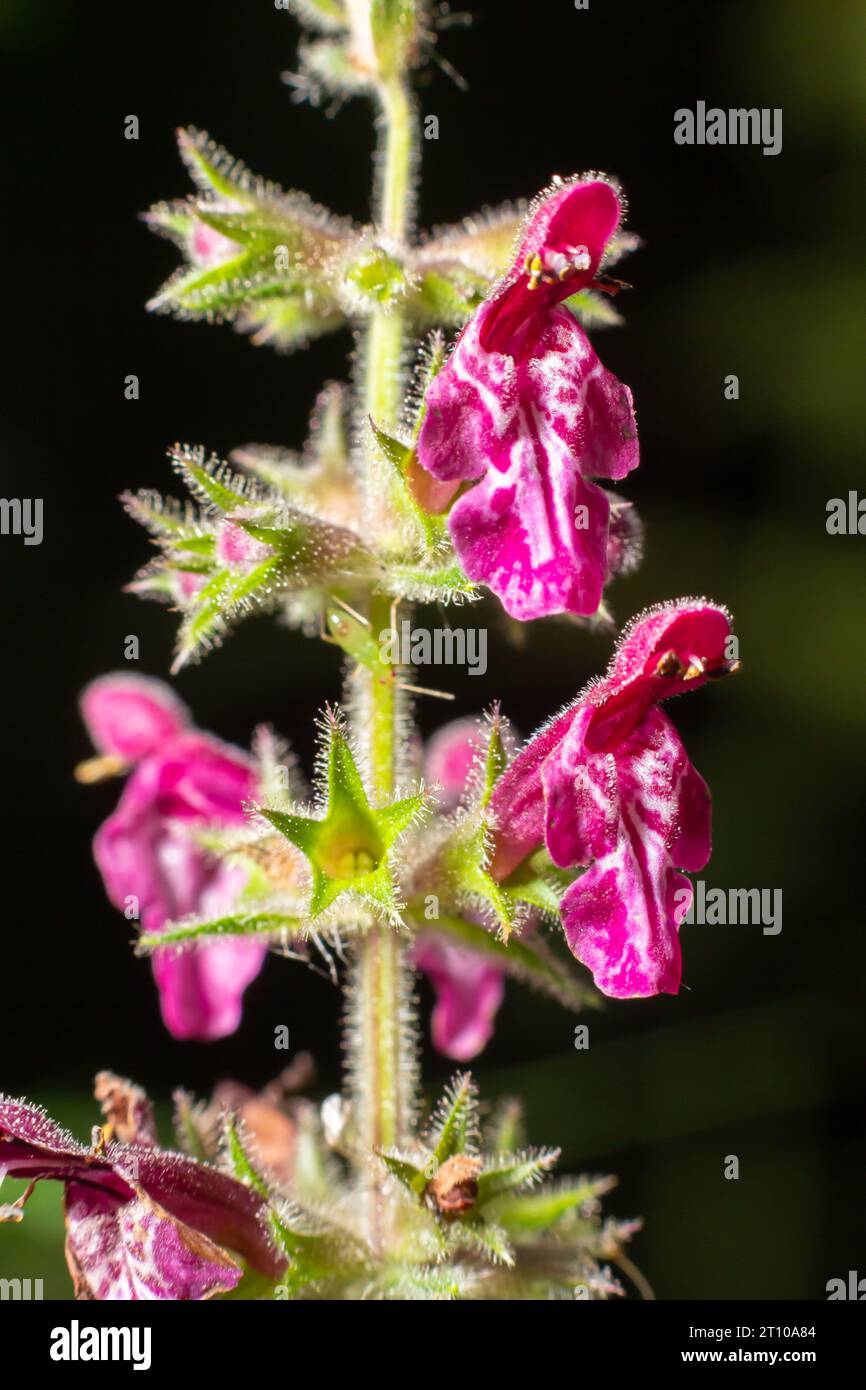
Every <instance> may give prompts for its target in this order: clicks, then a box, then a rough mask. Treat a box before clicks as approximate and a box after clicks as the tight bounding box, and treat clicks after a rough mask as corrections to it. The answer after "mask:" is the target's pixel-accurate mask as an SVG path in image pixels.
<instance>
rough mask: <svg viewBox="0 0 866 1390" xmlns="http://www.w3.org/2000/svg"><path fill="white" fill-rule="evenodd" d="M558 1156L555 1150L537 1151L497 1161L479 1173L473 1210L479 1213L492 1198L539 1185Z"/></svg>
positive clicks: (557, 1151) (558, 1152)
mask: <svg viewBox="0 0 866 1390" xmlns="http://www.w3.org/2000/svg"><path fill="white" fill-rule="evenodd" d="M559 1154H560V1150H559V1149H539V1150H537V1151H534V1152H533V1151H530V1152H529V1153H524V1154H516V1155H512V1156H510V1157H503V1158H500V1159H499V1160H497V1162H496V1163H494V1164H492V1165H490V1166H488V1167H486V1168H485V1169H484V1170H483V1171H482V1172H481V1173H479V1175H478V1196H477V1198H476V1200H475V1208H476V1209H477V1210H480V1209H481V1208H482V1207H483V1206H484V1204H485V1203H486V1202H489V1201H490V1200H491V1199H492V1198H494V1197H500V1196H502V1195H503V1194H504V1193H506V1192H515V1191H519V1189H520V1188H522V1187H532V1186H533V1185H534V1184H535V1183H539V1182H541V1181H542V1179H543V1178H544V1176H545V1175H546V1174H547V1173H549V1172H550V1170H551V1168H553V1166H554V1165H555V1163H556V1162H557V1159H558V1158H559Z"/></svg>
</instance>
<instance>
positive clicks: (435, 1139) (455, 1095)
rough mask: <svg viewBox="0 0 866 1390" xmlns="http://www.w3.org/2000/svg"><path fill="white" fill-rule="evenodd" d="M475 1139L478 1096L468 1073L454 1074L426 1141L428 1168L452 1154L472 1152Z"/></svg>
mask: <svg viewBox="0 0 866 1390" xmlns="http://www.w3.org/2000/svg"><path fill="white" fill-rule="evenodd" d="M477 1138H478V1093H477V1091H476V1088H475V1082H474V1081H473V1080H472V1076H471V1074H470V1073H469V1072H462V1073H460V1074H458V1075H457V1076H456V1077H455V1078H454V1080H453V1081H452V1082H451V1084H450V1086H449V1087H448V1089H447V1091H446V1092H445V1095H444V1096H443V1098H442V1100H441V1101H440V1103H439V1107H438V1109H437V1112H436V1115H435V1116H434V1119H433V1125H432V1134H431V1138H430V1147H431V1150H432V1153H431V1167H432V1169H433V1170H434V1171H435V1170H436V1169H437V1168H439V1167H441V1165H442V1164H443V1163H444V1162H445V1161H446V1159H449V1158H451V1157H452V1155H453V1154H457V1153H466V1152H474V1151H475V1147H476V1143H477Z"/></svg>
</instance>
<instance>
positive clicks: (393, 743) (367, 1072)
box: [350, 80, 414, 1246]
mask: <svg viewBox="0 0 866 1390" xmlns="http://www.w3.org/2000/svg"><path fill="white" fill-rule="evenodd" d="M379 97H380V102H381V115H380V123H381V127H382V131H381V149H380V155H379V159H378V163H377V188H376V209H377V214H378V218H379V224H380V226H381V228H382V232H383V234H384V235H385V236H387V237H388V238H391V239H393V240H395V241H398V242H399V241H402V240H403V238H404V237H405V236H406V233H407V231H408V227H409V221H410V216H411V187H410V182H411V164H412V149H413V131H412V107H411V101H410V98H409V95H408V92H407V90H406V88H405V86H404V85H403V83H402V82H401V81H399V80H392V81H389V82H387V83H386V84H383V86H382V89H381V90H380V93H379ZM403 341H404V324H403V317H402V315H401V313H400V312H399V310H397V309H395V308H393V307H392V308H391V309H390V310H389V311H387V312H386V311H385V310H384V309H379V310H376V311H375V312H374V313H373V315H372V317H371V319H370V323H369V326H368V328H367V334H366V343H365V349H364V353H363V361H364V363H365V368H364V381H363V391H364V412H365V414H366V415H370V416H372V417H373V419H374V420H375V421H376V422H377V424H380V425H382V426H383V427H384V428H386V429H387V428H393V427H394V426H395V425H396V423H397V421H398V418H399V414H400V395H401V368H402V357H403ZM369 618H370V624H371V631H372V634H373V637H374V640H375V641H378V637H379V633H380V632H381V631H383V630H384V629H385V628H388V627H389V626H390V611H389V605H388V601H387V599H383V598H381V597H378V596H375V595H373V596H372V597H371V600H370V608H369ZM354 682H355V684H356V685H360V686H361V688H362V689H363V691H364V696H365V698H364V699H362V701H361V708H362V709H363V710H364V722H365V727H364V728H363V729H359V730H357V733H358V735H359V736H360V737H361V738H363V739H364V741H365V742H366V745H367V755H368V765H369V770H370V775H371V779H372V783H373V792H374V795H375V797H376V799H377V801H378V802H379V803H380V804H381V802H383V801H385V800H387V799H388V798H389V797H390V796H392V795H393V793H394V790H395V785H396V781H397V768H398V765H399V743H398V740H399V738H400V737H401V736H404V734H405V731H401V730H400V728H399V727H398V725H399V719H398V715H399V710H398V699H397V691H396V689H395V673H394V670H393V668H392V667H391V666H390V665H389V664H388V663H387V662H385V661H384V660H380V661H378V662H376V663H375V664H374V665H373V667H372V668H369V667H367V668H364V669H358V670H357V671H356V672H355V675H354ZM406 952H407V946H406V941H405V939H403V938H401V937H400V936H399V935H398V933H397V932H396V931H395V929H394V928H393V927H391V926H389V925H387V924H385V923H382V924H380V925H376V926H373V927H371V929H370V930H369V931H368V932H367V934H366V936H365V937H364V938H363V939H362V940H360V941H359V942H358V945H357V951H356V956H355V965H354V972H353V981H352V986H351V989H352V995H351V999H350V1017H351V1022H352V1053H353V1056H352V1070H353V1082H354V1092H355V1102H356V1106H357V1108H358V1112H359V1113H357V1115H356V1123H357V1125H358V1128H359V1136H358V1137H359V1139H360V1141H361V1144H362V1147H363V1149H364V1150H366V1151H367V1152H369V1151H370V1150H376V1149H387V1148H390V1147H392V1146H394V1145H397V1144H399V1143H400V1142H401V1140H402V1139H403V1138H404V1136H405V1132H406V1128H407V1125H408V1122H409V1118H410V1116H409V1109H410V1107H411V1088H412V1084H413V1081H414V1077H413V1076H412V1074H411V1073H412V1071H413V1065H414V1064H413V1059H412V1058H411V1056H409V1055H407V1053H408V1051H409V1049H408V1048H407V1032H408V1020H407V1012H408V1010H409V1000H410V993H411V990H410V985H409V965H408V962H407V960H406ZM383 1178H384V1171H383ZM382 1180H383V1179H377V1178H376V1177H375V1176H374V1177H373V1178H372V1181H371V1182H370V1184H369V1197H370V1204H369V1227H370V1237H371V1240H372V1241H373V1242H374V1244H375V1245H378V1246H381V1245H382V1243H383V1242H384V1241H385V1240H386V1238H387V1233H386V1231H385V1209H384V1202H383V1193H382Z"/></svg>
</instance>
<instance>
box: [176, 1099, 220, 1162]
mask: <svg viewBox="0 0 866 1390" xmlns="http://www.w3.org/2000/svg"><path fill="white" fill-rule="evenodd" d="M173 1100H174V1132H175V1135H176V1136H177V1141H178V1144H179V1145H180V1147H181V1149H182V1150H183V1152H184V1153H185V1154H189V1156H190V1158H196V1159H198V1161H199V1162H200V1163H208V1162H210V1160H211V1159H212V1158H213V1157H214V1150H215V1147H216V1145H215V1144H214V1143H213V1142H212V1136H210V1137H209V1136H208V1133H207V1131H206V1129H205V1126H204V1121H203V1118H202V1112H203V1109H204V1107H203V1106H202V1105H201V1104H200V1103H198V1104H197V1103H196V1101H195V1099H194V1098H193V1097H192V1096H191V1095H190V1094H189V1092H188V1091H184V1090H182V1089H180V1088H179V1089H178V1090H176V1091H175V1093H174V1096H173Z"/></svg>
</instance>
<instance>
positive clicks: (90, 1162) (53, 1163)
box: [0, 1096, 285, 1300]
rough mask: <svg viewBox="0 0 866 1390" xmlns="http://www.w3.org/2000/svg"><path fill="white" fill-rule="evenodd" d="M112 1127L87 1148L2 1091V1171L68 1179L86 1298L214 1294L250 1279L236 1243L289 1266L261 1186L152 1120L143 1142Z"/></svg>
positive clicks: (71, 1258) (254, 1259)
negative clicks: (186, 1147) (159, 1130)
mask: <svg viewBox="0 0 866 1390" xmlns="http://www.w3.org/2000/svg"><path fill="white" fill-rule="evenodd" d="M109 1133H110V1131H109V1130H108V1129H107V1130H106V1131H103V1132H102V1134H101V1136H100V1142H98V1143H97V1144H96V1145H95V1146H94V1148H92V1149H87V1148H85V1147H84V1145H83V1144H79V1143H78V1142H77V1141H76V1140H75V1139H73V1138H72V1136H71V1135H70V1134H67V1133H66V1132H65V1131H64V1130H63V1129H61V1128H60V1126H59V1125H57V1124H55V1123H54V1121H53V1120H50V1119H49V1118H48V1117H47V1116H46V1115H45V1113H44V1111H42V1110H39V1109H38V1108H37V1107H36V1106H33V1105H28V1104H27V1103H26V1102H25V1101H20V1100H9V1099H6V1098H5V1097H3V1096H0V1181H2V1179H3V1178H4V1177H5V1176H6V1175H7V1174H9V1176H10V1177H13V1178H24V1179H27V1180H28V1181H30V1182H36V1181H39V1180H40V1179H42V1178H56V1179H57V1180H58V1181H60V1182H62V1183H63V1185H64V1189H65V1208H66V1259H67V1263H68V1265H69V1270H70V1273H71V1275H72V1277H73V1279H74V1281H75V1295H76V1297H77V1298H84V1299H99V1300H112V1299H206V1298H212V1297H213V1296H214V1295H215V1294H219V1293H225V1292H228V1291H229V1290H230V1289H233V1288H234V1287H235V1285H236V1284H237V1283H238V1282H239V1280H240V1279H241V1276H242V1273H243V1270H242V1268H241V1266H240V1265H239V1264H238V1262H237V1261H236V1260H235V1259H234V1258H232V1256H231V1255H230V1254H229V1253H228V1250H232V1251H234V1252H236V1253H237V1254H238V1255H241V1256H242V1257H243V1258H244V1259H245V1260H246V1261H247V1262H248V1263H249V1264H250V1265H251V1266H252V1267H253V1268H254V1269H256V1270H258V1271H260V1272H261V1273H263V1274H266V1275H267V1276H268V1277H270V1278H273V1279H276V1278H277V1277H278V1276H279V1274H280V1272H281V1270H282V1268H283V1267H284V1264H285V1261H284V1260H283V1259H281V1257H280V1256H279V1254H278V1253H277V1251H276V1249H275V1248H274V1245H273V1243H272V1242H271V1239H270V1236H269V1234H268V1231H267V1226H266V1222H265V1216H266V1211H267V1208H266V1204H265V1202H264V1201H263V1199H262V1198H261V1197H260V1196H258V1195H257V1194H256V1193H255V1192H254V1191H252V1190H251V1189H250V1188H248V1187H246V1186H244V1184H242V1183H239V1182H236V1181H235V1180H234V1178H231V1177H229V1176H227V1175H226V1174H225V1173H220V1172H217V1170H216V1169H214V1168H210V1167H208V1166H206V1165H204V1164H200V1163H196V1162H195V1161H194V1160H193V1159H191V1158H186V1157H184V1156H183V1155H181V1154H176V1153H168V1152H166V1151H164V1150H162V1149H159V1148H158V1147H157V1146H156V1142H155V1138H154V1136H153V1135H152V1134H151V1133H149V1132H148V1131H147V1130H145V1131H143V1132H141V1133H140V1134H138V1135H137V1136H136V1140H135V1142H133V1143H118V1142H113V1141H111V1140H110V1139H108V1142H106V1139H107V1137H108V1134H109ZM97 1134H99V1131H97ZM28 1191H29V1189H28ZM26 1196H27V1194H25V1198H24V1199H19V1204H18V1205H19V1206H20V1205H23V1201H24V1200H26ZM224 1247H228V1250H227V1249H226V1248H224Z"/></svg>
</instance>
